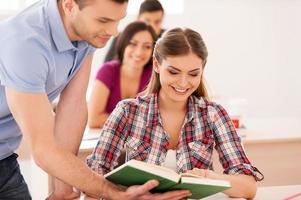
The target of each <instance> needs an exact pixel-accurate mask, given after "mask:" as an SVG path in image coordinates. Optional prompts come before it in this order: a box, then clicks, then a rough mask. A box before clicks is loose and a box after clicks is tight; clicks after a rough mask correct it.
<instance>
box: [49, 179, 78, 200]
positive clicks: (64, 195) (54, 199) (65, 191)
mask: <svg viewBox="0 0 301 200" xmlns="http://www.w3.org/2000/svg"><path fill="white" fill-rule="evenodd" d="M55 188H56V189H55V191H54V192H53V193H52V194H51V195H50V196H49V197H48V198H47V200H71V199H78V198H79V197H80V192H79V191H77V190H76V189H74V188H73V187H71V186H69V185H67V184H64V183H63V182H61V183H59V186H58V185H57V184H56V187H55Z"/></svg>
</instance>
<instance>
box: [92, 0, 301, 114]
mask: <svg viewBox="0 0 301 200" xmlns="http://www.w3.org/2000/svg"><path fill="white" fill-rule="evenodd" d="M184 2H185V4H184V13H183V14H182V15H172V16H170V15H167V16H166V18H165V27H168V28H172V27H175V26H179V25H180V26H185V27H190V28H194V29H195V30H197V31H199V32H200V33H201V34H202V35H203V37H204V40H205V42H206V43H207V47H208V50H209V58H208V64H207V66H206V77H207V82H208V84H209V87H210V90H211V92H212V93H213V94H214V96H216V97H217V98H218V100H217V101H220V102H223V103H227V102H228V100H230V99H233V98H234V99H236V98H245V99H246V100H247V107H246V109H245V110H246V115H247V116H249V117H298V118H299V117H300V118H301V89H300V88H301V79H300V78H299V74H300V73H301V61H300V57H301V54H300V52H301V51H300V47H301V38H300V37H301V21H300V19H301V12H300V10H301V1H300V0H252V1H251V0H185V1H184ZM133 19H134V16H128V17H127V18H126V19H125V20H123V21H122V23H121V27H124V25H125V24H126V23H128V22H130V21H131V20H133ZM105 51H106V50H105V49H103V50H100V51H99V52H98V53H97V55H96V57H95V62H94V71H95V69H96V68H97V67H98V66H99V65H100V64H101V62H102V60H103V54H104V52H105Z"/></svg>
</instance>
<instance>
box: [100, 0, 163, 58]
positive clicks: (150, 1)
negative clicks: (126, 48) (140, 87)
mask: <svg viewBox="0 0 301 200" xmlns="http://www.w3.org/2000/svg"><path fill="white" fill-rule="evenodd" d="M163 18H164V8H163V6H162V4H161V3H160V2H159V1H158V0H145V1H143V2H142V3H141V5H140V8H139V14H138V16H137V20H138V21H143V22H145V23H147V24H149V25H151V26H152V27H153V29H154V31H155V33H156V35H157V37H158V38H159V37H161V35H162V33H163V32H164V31H165V29H163V28H162V23H163ZM118 37H119V36H117V37H115V38H114V39H113V41H112V43H111V46H110V48H109V50H108V52H107V54H106V56H105V59H104V62H107V61H111V60H113V59H115V58H116V56H117V54H116V51H117V50H116V41H117V40H118Z"/></svg>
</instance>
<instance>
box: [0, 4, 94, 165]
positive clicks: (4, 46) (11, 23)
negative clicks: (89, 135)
mask: <svg viewBox="0 0 301 200" xmlns="http://www.w3.org/2000/svg"><path fill="white" fill-rule="evenodd" d="M0 44H1V48H0V160H1V159H4V158H6V157H8V156H9V155H11V154H12V153H13V152H14V151H15V150H16V149H17V147H18V146H19V144H20V141H21V138H22V134H21V132H20V129H19V127H18V125H17V124H16V122H15V120H14V118H13V116H12V114H11V112H10V110H9V108H8V105H7V102H6V97H5V87H9V88H13V89H15V90H17V91H21V92H30V93H46V94H47V95H48V99H49V101H52V100H54V99H55V98H56V97H57V96H58V95H59V94H60V93H61V92H62V90H63V89H64V88H65V87H66V85H67V84H68V82H69V81H70V80H71V79H72V77H73V76H74V74H75V73H76V72H77V71H78V69H79V67H80V65H81V64H82V63H83V61H84V59H85V57H86V56H87V55H88V54H89V53H93V52H94V48H93V47H91V46H90V45H89V44H88V43H87V42H85V41H78V42H71V41H70V40H69V38H68V35H67V33H66V31H65V29H64V25H63V22H62V19H61V16H60V14H59V10H58V6H57V1H56V0H42V1H39V2H37V3H35V4H33V5H32V6H30V7H29V8H27V9H25V10H24V11H22V12H20V13H19V14H17V15H16V16H14V17H12V18H9V19H7V20H5V21H1V22H0Z"/></svg>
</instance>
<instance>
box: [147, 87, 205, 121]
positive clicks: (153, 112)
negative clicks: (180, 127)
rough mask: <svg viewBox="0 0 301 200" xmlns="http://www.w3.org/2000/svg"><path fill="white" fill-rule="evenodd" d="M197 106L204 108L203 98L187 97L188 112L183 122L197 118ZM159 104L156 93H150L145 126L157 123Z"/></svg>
mask: <svg viewBox="0 0 301 200" xmlns="http://www.w3.org/2000/svg"><path fill="white" fill-rule="evenodd" d="M198 107H202V108H205V107H206V102H205V100H204V98H202V97H200V98H198V97H196V96H193V95H192V96H190V97H189V98H188V113H187V115H186V118H185V122H184V123H185V124H186V123H188V122H190V121H192V120H193V119H196V118H197V111H198ZM159 114H160V112H159V104H158V93H155V94H153V95H151V98H150V101H149V111H148V115H147V123H146V126H150V125H157V124H158V123H159Z"/></svg>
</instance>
